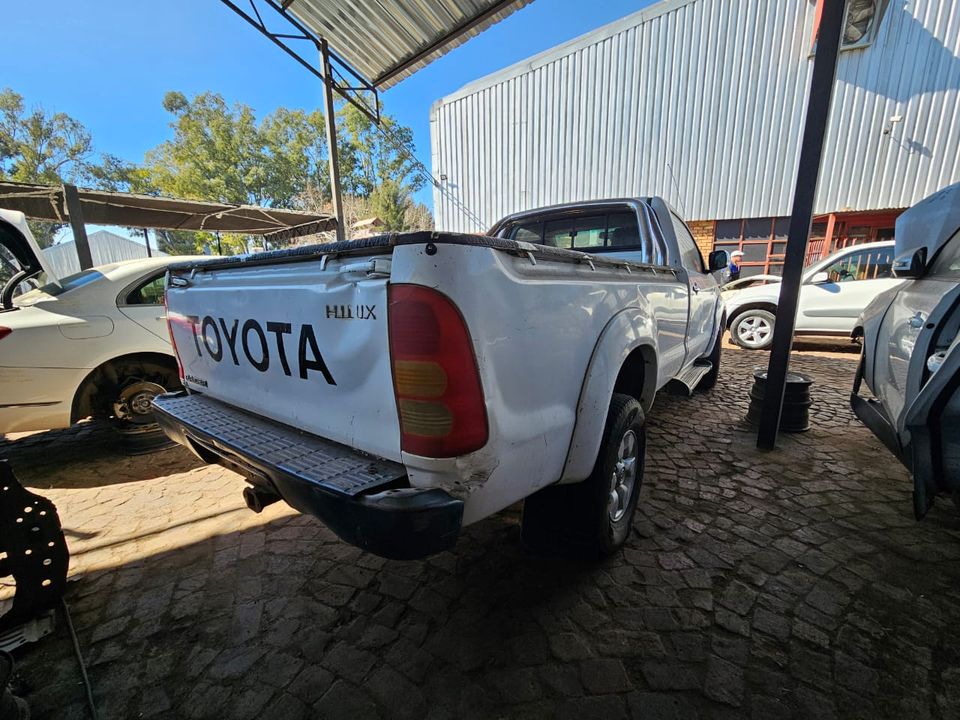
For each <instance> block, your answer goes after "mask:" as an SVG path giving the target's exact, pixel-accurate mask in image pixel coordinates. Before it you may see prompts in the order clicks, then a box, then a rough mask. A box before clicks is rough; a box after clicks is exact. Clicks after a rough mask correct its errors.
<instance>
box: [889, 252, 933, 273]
mask: <svg viewBox="0 0 960 720" xmlns="http://www.w3.org/2000/svg"><path fill="white" fill-rule="evenodd" d="M926 269H927V249H926V248H925V247H922V248H917V249H916V250H913V251H911V252H908V253H904V254H903V255H901V256H899V257H898V258H896V259H895V260H894V261H893V276H894V277H897V278H918V277H920V276H921V275H923V271H924V270H926Z"/></svg>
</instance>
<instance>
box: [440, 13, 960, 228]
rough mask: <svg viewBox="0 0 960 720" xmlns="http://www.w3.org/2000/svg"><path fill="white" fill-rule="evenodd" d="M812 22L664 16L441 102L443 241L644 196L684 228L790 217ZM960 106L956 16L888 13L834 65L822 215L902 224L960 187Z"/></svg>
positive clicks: (633, 19)
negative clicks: (526, 214)
mask: <svg viewBox="0 0 960 720" xmlns="http://www.w3.org/2000/svg"><path fill="white" fill-rule="evenodd" d="M814 12H815V4H814V3H813V2H812V0H663V1H662V2H660V3H657V4H656V5H653V6H651V7H649V8H647V9H646V10H643V11H640V12H639V13H635V14H633V15H631V16H629V17H627V18H624V19H622V20H619V21H617V22H615V23H612V24H611V25H607V26H605V27H603V28H600V29H599V30H597V31H594V32H592V33H589V34H588V35H585V36H583V37H581V38H578V39H576V40H573V41H571V42H569V43H566V44H565V45H561V46H559V47H557V48H553V49H551V50H548V51H547V52H545V53H542V54H541V55H538V56H535V57H533V58H530V59H529V60H526V61H524V62H522V63H520V64H518V65H514V66H513V67H510V68H507V69H506V70H503V71H501V72H499V73H495V74H493V75H490V76H488V77H486V78H483V79H481V80H479V81H477V82H475V83H472V84H470V85H468V86H466V87H464V88H462V89H461V90H459V91H458V92H456V93H454V94H453V95H450V96H448V97H446V98H443V99H442V100H440V101H438V102H437V103H436V104H435V105H434V107H433V109H432V111H431V156H432V162H433V173H434V175H435V176H437V177H440V178H441V180H442V183H441V184H442V187H441V188H435V189H434V205H435V211H436V216H437V227H438V228H441V229H446V230H463V231H476V230H483V229H486V228H487V227H489V226H490V225H491V224H492V223H493V222H494V221H495V220H496V219H497V218H499V217H501V216H502V215H505V214H507V213H510V212H514V211H517V210H523V209H528V208H533V207H539V206H543V205H550V204H554V203H559V202H569V201H573V200H580V199H594V198H602V197H623V196H636V195H645V194H654V195H662V196H664V197H666V198H667V199H668V200H669V201H670V202H671V203H673V204H674V205H675V206H677V207H678V208H679V209H680V210H681V211H682V212H683V213H684V215H685V216H686V217H687V218H688V219H691V220H707V219H720V218H740V217H767V216H779V215H787V214H789V212H790V204H791V198H792V187H793V181H794V175H795V173H796V163H797V159H798V152H799V143H800V134H801V131H802V123H803V110H804V107H805V105H806V95H807V90H808V83H809V73H810V69H811V68H812V64H813V60H812V56H811V55H810V50H811V47H810V39H811V35H812V32H813V20H814ZM958 89H960V2H958V0H890V2H889V3H888V6H887V8H886V11H885V13H884V16H883V19H882V22H881V24H880V26H879V30H878V33H877V35H876V37H875V40H874V42H873V44H872V45H870V46H868V47H866V48H863V49H854V50H847V51H844V52H842V53H841V55H840V63H839V67H838V72H837V88H836V94H835V96H834V106H833V110H832V113H831V118H830V125H829V130H828V136H827V146H826V149H825V157H824V164H823V172H822V176H821V177H822V180H821V186H820V190H819V193H818V197H817V206H816V207H817V211H818V212H830V211H840V210H848V209H856V210H866V209H880V208H891V207H906V206H908V205H910V204H912V203H914V202H916V201H917V200H919V199H921V198H922V197H924V196H926V195H928V194H930V193H931V192H933V191H934V190H936V189H938V188H940V187H943V186H944V185H946V184H949V183H951V182H956V181H958V180H960V113H958V107H957V106H958V99H960V98H958ZM896 115H899V116H901V117H902V121H901V122H898V123H894V124H891V123H890V122H889V119H890V118H891V117H893V116H896Z"/></svg>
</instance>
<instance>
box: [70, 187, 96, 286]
mask: <svg viewBox="0 0 960 720" xmlns="http://www.w3.org/2000/svg"><path fill="white" fill-rule="evenodd" d="M63 201H64V204H65V205H66V206H67V217H68V218H69V219H70V228H71V229H72V230H73V242H74V244H75V246H76V248H77V259H78V260H79V261H80V269H81V270H88V269H90V268H92V267H93V255H91V254H90V242H89V241H88V240H87V228H86V225H84V222H83V210H82V209H81V208H80V194H79V193H78V192H77V186H76V185H70V184H68V183H64V184H63Z"/></svg>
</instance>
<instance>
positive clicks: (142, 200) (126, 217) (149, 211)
mask: <svg viewBox="0 0 960 720" xmlns="http://www.w3.org/2000/svg"><path fill="white" fill-rule="evenodd" d="M78 195H79V197H80V207H81V210H82V211H83V219H84V222H87V223H93V224H97V225H124V226H128V227H146V228H163V229H166V230H201V231H207V232H215V231H221V232H231V233H243V234H247V235H263V234H265V233H272V232H275V231H278V230H287V231H289V230H290V229H291V228H294V227H300V226H303V227H304V228H306V227H307V226H309V228H311V229H312V232H322V231H325V230H333V229H334V228H336V226H337V221H336V218H334V217H332V216H330V215H324V214H321V213H314V212H302V211H299V210H283V209H279V208H267V207H258V206H255V205H230V204H228V203H214V202H203V201H198V200H181V199H174V198H165V197H155V196H153V195H134V194H132V193H121V192H107V191H104V190H84V189H82V188H80V189H78ZM0 207H2V208H4V209H7V210H19V211H20V212H22V213H23V214H24V215H26V216H27V217H31V218H36V219H38V220H52V221H54V222H63V223H65V222H69V215H68V213H67V210H66V205H65V202H64V197H63V188H62V187H61V186H59V185H32V184H28V183H15V182H7V181H0Z"/></svg>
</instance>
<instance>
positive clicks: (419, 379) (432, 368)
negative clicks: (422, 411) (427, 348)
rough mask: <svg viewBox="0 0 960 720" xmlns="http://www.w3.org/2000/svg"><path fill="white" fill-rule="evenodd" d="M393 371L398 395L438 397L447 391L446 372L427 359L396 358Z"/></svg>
mask: <svg viewBox="0 0 960 720" xmlns="http://www.w3.org/2000/svg"><path fill="white" fill-rule="evenodd" d="M393 373H394V378H395V382H396V390H397V394H398V395H402V396H404V397H414V398H438V397H442V396H443V394H444V393H445V392H446V391H447V373H446V372H445V371H444V369H443V368H442V367H440V366H439V365H438V364H437V363H435V362H431V361H428V360H397V361H396V362H395V363H394V365H393Z"/></svg>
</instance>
